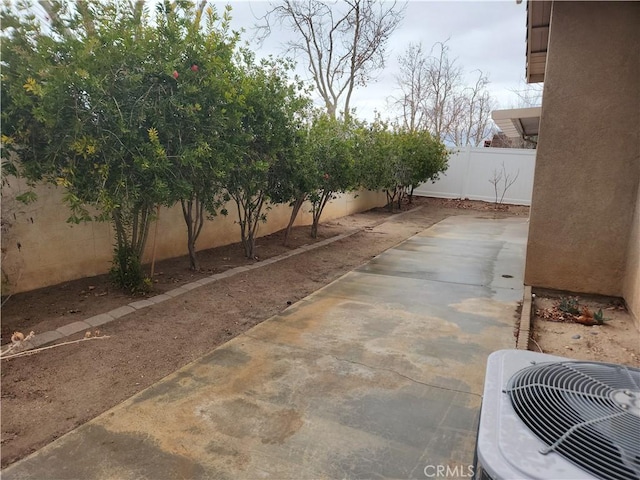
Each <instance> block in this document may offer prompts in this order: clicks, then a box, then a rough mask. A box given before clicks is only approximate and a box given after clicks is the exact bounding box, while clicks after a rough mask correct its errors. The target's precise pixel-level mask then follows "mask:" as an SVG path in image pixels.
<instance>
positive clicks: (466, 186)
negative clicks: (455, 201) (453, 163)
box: [460, 145, 471, 200]
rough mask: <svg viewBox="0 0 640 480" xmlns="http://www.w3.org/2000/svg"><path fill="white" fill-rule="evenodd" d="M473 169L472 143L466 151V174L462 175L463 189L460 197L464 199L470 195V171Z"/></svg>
mask: <svg viewBox="0 0 640 480" xmlns="http://www.w3.org/2000/svg"><path fill="white" fill-rule="evenodd" d="M470 170H471V145H467V146H466V148H465V151H464V174H463V175H462V189H461V192H460V198H461V199H462V200H464V199H465V198H467V196H468V195H469V171H470Z"/></svg>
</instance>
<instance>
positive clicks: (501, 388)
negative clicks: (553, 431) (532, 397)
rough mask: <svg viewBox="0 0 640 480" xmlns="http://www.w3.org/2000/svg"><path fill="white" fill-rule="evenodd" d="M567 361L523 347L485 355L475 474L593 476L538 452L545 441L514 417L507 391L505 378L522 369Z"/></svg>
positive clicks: (497, 478) (535, 479)
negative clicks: (536, 364)
mask: <svg viewBox="0 0 640 480" xmlns="http://www.w3.org/2000/svg"><path fill="white" fill-rule="evenodd" d="M566 361H571V359H569V358H563V357H557V356H553V355H547V354H542V353H536V352H529V351H525V350H499V351H497V352H494V353H492V354H491V355H490V356H489V358H488V361H487V370H486V376H485V385H484V395H483V400H482V409H481V415H480V425H479V428H478V439H477V443H476V455H477V466H476V474H477V475H476V478H480V477H479V474H480V471H482V475H483V476H482V478H487V476H488V477H489V478H491V479H494V480H501V479H505V480H507V479H508V480H512V479H531V480H548V479H556V480H575V479H594V478H597V477H594V476H593V475H591V473H590V472H586V471H584V470H583V469H581V468H580V467H578V466H577V465H574V464H573V463H571V462H570V461H568V460H566V459H565V458H564V457H563V456H562V455H560V454H559V453H556V452H550V453H548V454H546V455H543V454H542V453H540V451H541V450H543V449H544V448H545V447H546V446H547V445H545V444H544V442H542V441H541V440H540V439H538V437H536V436H535V434H534V433H533V432H531V430H529V428H528V427H527V426H526V425H525V424H524V422H523V421H522V420H521V419H520V418H519V417H518V415H517V413H516V412H515V410H514V409H513V407H512V405H511V401H510V399H509V396H508V395H507V394H506V393H505V388H506V387H507V384H508V382H509V379H510V378H511V377H512V376H513V375H514V374H515V373H516V372H518V371H520V370H522V369H523V368H527V367H529V366H531V365H532V364H534V363H547V362H566ZM478 467H479V468H478Z"/></svg>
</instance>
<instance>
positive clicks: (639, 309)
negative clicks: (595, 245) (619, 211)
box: [623, 188, 640, 330]
mask: <svg viewBox="0 0 640 480" xmlns="http://www.w3.org/2000/svg"><path fill="white" fill-rule="evenodd" d="M623 287H624V288H623V295H624V299H625V300H626V302H627V306H628V307H629V310H630V311H631V313H632V315H633V317H634V320H635V322H636V327H637V328H638V330H640V188H639V189H638V198H637V200H636V208H635V213H634V216H633V223H632V227H631V235H630V236H629V248H628V250H627V267H626V274H625V278H624V286H623Z"/></svg>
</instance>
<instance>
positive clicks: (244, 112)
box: [224, 50, 308, 258]
mask: <svg viewBox="0 0 640 480" xmlns="http://www.w3.org/2000/svg"><path fill="white" fill-rule="evenodd" d="M238 63H239V65H238V66H239V68H238V70H237V78H235V79H234V85H236V89H235V90H234V91H233V92H230V95H232V96H233V98H234V101H233V102H232V103H233V108H234V111H233V112H231V114H230V116H229V119H228V122H227V123H226V125H227V129H226V130H225V132H226V135H227V136H228V138H229V141H230V144H231V145H233V147H232V148H230V149H229V156H228V157H227V160H228V164H227V166H226V168H225V179H224V183H225V187H226V190H227V193H228V195H229V197H230V198H231V199H233V201H234V202H235V204H236V207H237V211H238V224H239V225H240V236H241V241H242V246H243V248H244V253H245V255H246V256H247V257H248V258H255V240H256V235H257V230H258V226H259V224H260V223H262V222H266V219H267V215H266V209H267V204H268V203H269V201H270V200H271V199H272V198H271V197H272V195H273V197H274V200H275V201H279V197H280V196H281V192H279V190H278V188H279V187H278V185H277V182H274V181H273V179H274V173H273V171H274V169H275V168H276V166H277V165H279V164H280V161H281V159H282V158H283V156H284V155H287V154H289V153H290V152H291V150H292V146H293V144H294V142H295V137H296V130H295V124H296V122H297V118H298V117H299V114H300V113H301V112H303V111H304V109H305V108H306V106H307V104H308V99H307V98H306V97H305V96H304V95H303V94H302V85H301V84H300V83H292V82H290V81H289V80H288V73H289V71H290V70H291V66H290V65H289V64H287V63H282V62H278V61H275V60H272V59H267V60H262V61H261V62H259V63H256V62H255V60H254V58H253V55H252V54H251V53H250V52H248V51H246V50H245V51H243V52H242V56H241V58H240V61H239V62H238Z"/></svg>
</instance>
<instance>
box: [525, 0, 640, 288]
mask: <svg viewBox="0 0 640 480" xmlns="http://www.w3.org/2000/svg"><path fill="white" fill-rule="evenodd" d="M543 98H544V100H543V105H542V117H541V124H540V136H539V143H538V152H537V158H536V169H535V175H534V188H533V199H532V207H531V218H530V226H529V241H528V248H527V264H526V270H525V282H526V283H527V284H529V285H533V286H539V287H546V288H553V289H560V290H568V291H573V292H585V293H597V294H604V295H615V296H620V295H622V294H623V283H624V281H625V275H626V270H627V268H628V266H627V259H626V257H627V252H628V245H629V239H630V235H631V230H632V225H633V215H634V209H635V205H636V202H637V195H638V181H639V177H640V158H639V156H638V152H639V151H640V3H635V2H628V3H623V2H620V3H618V2H554V4H553V10H552V18H551V30H550V39H549V51H548V56H547V65H546V76H545V85H544V97H543Z"/></svg>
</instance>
